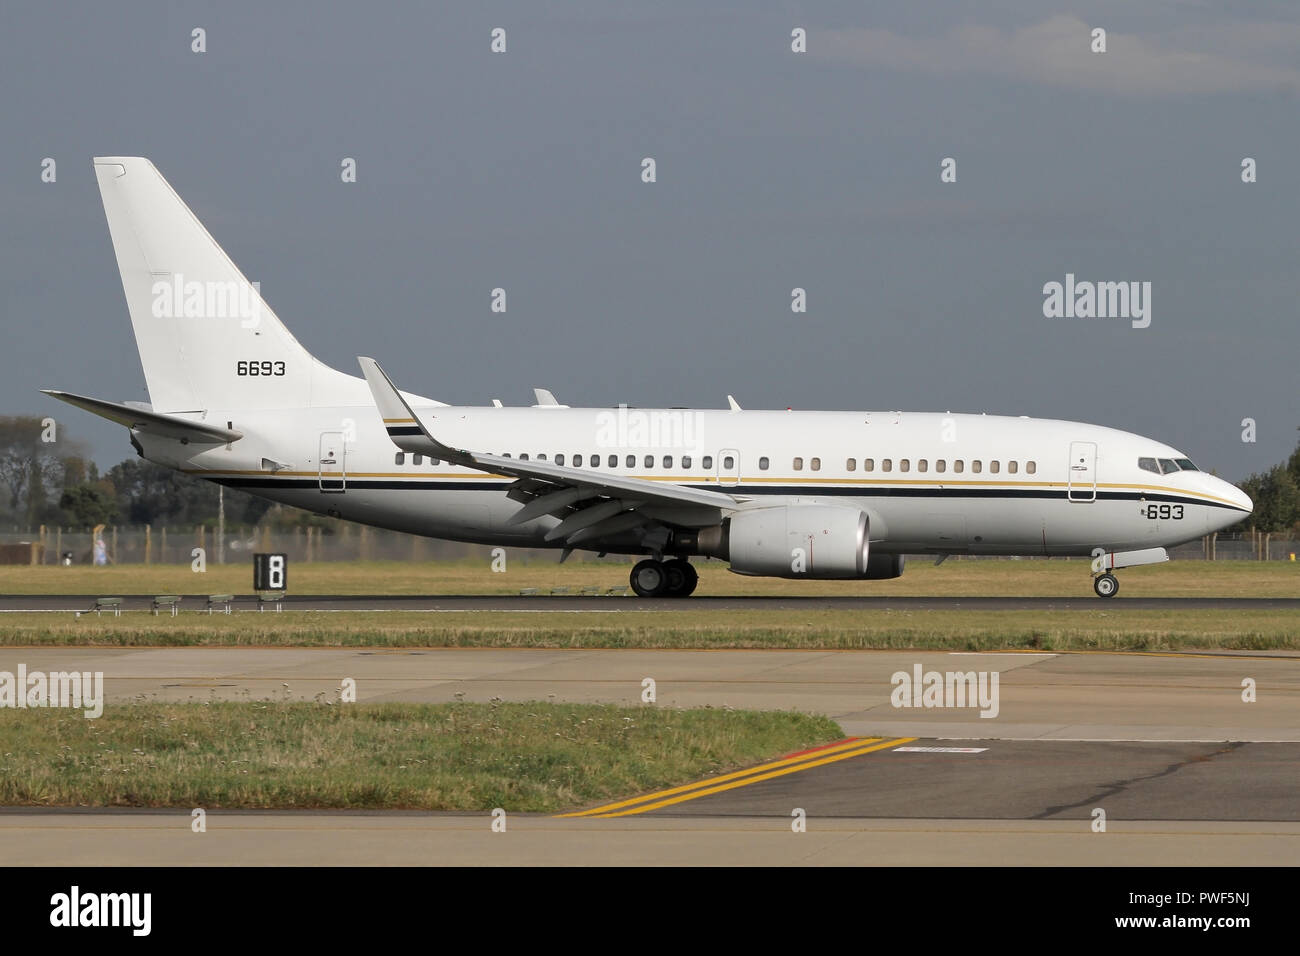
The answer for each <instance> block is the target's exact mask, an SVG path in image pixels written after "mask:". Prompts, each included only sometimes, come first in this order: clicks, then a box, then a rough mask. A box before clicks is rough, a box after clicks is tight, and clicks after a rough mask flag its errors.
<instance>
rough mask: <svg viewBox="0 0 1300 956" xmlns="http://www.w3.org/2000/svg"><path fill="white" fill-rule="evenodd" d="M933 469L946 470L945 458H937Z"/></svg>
mask: <svg viewBox="0 0 1300 956" xmlns="http://www.w3.org/2000/svg"><path fill="white" fill-rule="evenodd" d="M934 470H935V471H947V470H948V462H947V461H945V460H944V459H942V458H940V459H938V460H937V461H936V462H935V463H934Z"/></svg>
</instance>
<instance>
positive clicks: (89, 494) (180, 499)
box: [0, 415, 306, 528]
mask: <svg viewBox="0 0 1300 956" xmlns="http://www.w3.org/2000/svg"><path fill="white" fill-rule="evenodd" d="M49 439H53V440H49ZM218 492H219V489H218V487H217V486H216V485H215V484H213V483H212V482H210V481H204V480H203V479H201V478H194V477H192V476H190V475H184V474H181V473H180V472H177V471H173V470H172V469H170V468H165V467H163V466H162V465H155V464H154V463H153V462H149V461H145V460H144V459H143V458H131V459H127V460H126V461H123V462H121V463H119V464H116V465H114V466H113V467H112V468H110V469H108V470H107V471H105V472H102V473H101V472H100V470H99V467H98V466H97V465H96V464H95V463H94V462H93V461H91V460H90V458H89V457H88V456H87V455H86V452H85V448H84V446H83V445H82V444H81V443H80V442H78V441H76V440H75V439H73V438H71V437H69V436H67V434H66V430H65V429H64V428H63V426H62V425H60V426H58V430H57V431H54V430H53V429H52V428H51V426H50V424H49V423H48V420H47V419H41V418H38V417H36V416H34V415H32V416H27V415H19V416H0V522H3V523H4V524H5V525H10V526H12V525H17V526H19V527H27V528H36V527H37V526H39V525H46V526H48V527H63V528H92V527H94V526H95V525H99V524H106V525H114V524H135V525H141V524H152V525H174V526H179V525H200V524H201V525H209V526H213V525H215V524H216V522H217V510H218V508H217V496H218ZM271 507H272V502H269V501H267V500H266V499H264V498H257V497H255V496H253V495H250V494H247V493H245V492H242V491H238V490H236V489H233V488H227V489H226V493H225V509H226V521H227V522H229V523H230V524H234V525H238V524H246V525H252V524H257V523H258V522H259V521H261V520H262V518H263V516H264V515H265V514H266V512H267V511H268V510H270V508H271ZM289 510H291V511H293V512H294V513H295V514H297V515H302V516H304V517H305V516H306V512H298V511H297V509H289ZM291 520H292V519H291Z"/></svg>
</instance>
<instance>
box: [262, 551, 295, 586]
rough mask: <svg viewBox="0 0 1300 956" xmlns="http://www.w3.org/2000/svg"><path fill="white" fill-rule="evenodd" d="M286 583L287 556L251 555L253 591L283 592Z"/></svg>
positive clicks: (287, 575)
mask: <svg viewBox="0 0 1300 956" xmlns="http://www.w3.org/2000/svg"><path fill="white" fill-rule="evenodd" d="M288 582H289V558H288V556H287V555H283V554H255V555H253V590H254V591H284V590H286V587H287V585H288Z"/></svg>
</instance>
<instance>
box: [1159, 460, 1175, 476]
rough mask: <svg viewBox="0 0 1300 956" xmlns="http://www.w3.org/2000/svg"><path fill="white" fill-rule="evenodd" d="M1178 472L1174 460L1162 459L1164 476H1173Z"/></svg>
mask: <svg viewBox="0 0 1300 956" xmlns="http://www.w3.org/2000/svg"><path fill="white" fill-rule="evenodd" d="M1176 471H1178V466H1177V465H1176V464H1174V460H1173V459H1172V458H1161V459H1160V473H1161V474H1162V475H1172V474H1174V473H1175V472H1176Z"/></svg>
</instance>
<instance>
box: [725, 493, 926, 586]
mask: <svg viewBox="0 0 1300 956" xmlns="http://www.w3.org/2000/svg"><path fill="white" fill-rule="evenodd" d="M725 534H726V549H727V555H726V556H727V557H728V558H729V559H730V561H731V570H733V571H735V572H737V573H739V574H756V575H763V576H765V577H774V578H865V577H868V572H869V568H870V565H869V561H868V555H867V549H868V545H869V542H868V538H867V516H866V514H865V513H863V512H862V511H859V510H858V509H857V508H844V507H839V506H836V505H787V506H784V507H780V508H757V509H754V510H753V511H740V512H737V513H736V514H734V515H732V516H731V520H730V521H729V522H728V525H727V528H726V532H725ZM900 573H901V569H900Z"/></svg>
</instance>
